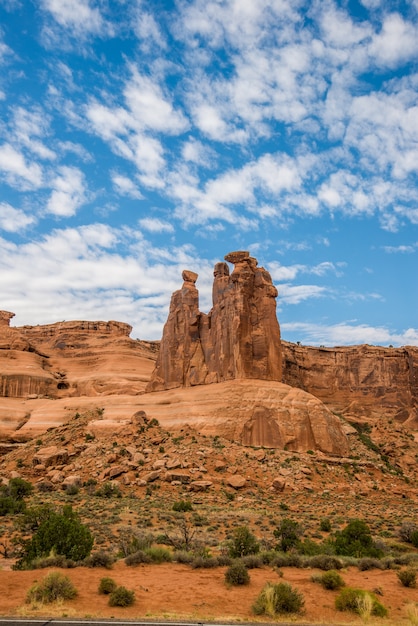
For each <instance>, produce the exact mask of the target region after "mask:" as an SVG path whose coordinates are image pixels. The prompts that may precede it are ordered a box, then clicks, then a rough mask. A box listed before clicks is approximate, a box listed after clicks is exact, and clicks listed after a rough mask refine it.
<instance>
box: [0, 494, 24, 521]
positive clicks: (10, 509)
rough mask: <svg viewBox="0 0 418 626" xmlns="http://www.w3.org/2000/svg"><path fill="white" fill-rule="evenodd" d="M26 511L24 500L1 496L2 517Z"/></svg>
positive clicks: (0, 509)
mask: <svg viewBox="0 0 418 626" xmlns="http://www.w3.org/2000/svg"><path fill="white" fill-rule="evenodd" d="M25 509H26V503H25V502H24V500H15V499H14V498H12V497H11V496H0V516H1V517H3V516H5V515H15V513H23V511H24V510H25Z"/></svg>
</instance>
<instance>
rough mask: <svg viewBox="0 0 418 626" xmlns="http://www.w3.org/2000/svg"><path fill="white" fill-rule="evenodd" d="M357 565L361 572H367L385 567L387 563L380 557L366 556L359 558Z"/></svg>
mask: <svg viewBox="0 0 418 626" xmlns="http://www.w3.org/2000/svg"><path fill="white" fill-rule="evenodd" d="M357 567H358V568H359V570H360V571H361V572H366V571H368V570H371V569H385V564H384V562H383V561H381V560H380V559H374V558H373V557H371V556H364V557H363V558H362V559H359V560H358V563H357Z"/></svg>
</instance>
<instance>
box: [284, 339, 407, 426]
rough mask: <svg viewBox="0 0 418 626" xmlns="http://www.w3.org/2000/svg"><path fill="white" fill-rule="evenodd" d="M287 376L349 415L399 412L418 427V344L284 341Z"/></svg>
mask: <svg viewBox="0 0 418 626" xmlns="http://www.w3.org/2000/svg"><path fill="white" fill-rule="evenodd" d="M282 348H283V382H285V383H287V384H288V385H292V386H295V387H299V388H300V389H304V390H305V391H308V392H309V393H311V394H313V395H314V396H316V397H317V398H320V399H321V400H322V401H323V402H324V403H325V404H326V405H327V406H329V407H331V408H332V409H333V410H334V411H336V412H339V413H341V414H343V415H344V416H345V417H347V418H353V419H361V418H365V419H368V418H379V417H383V416H385V417H387V418H390V417H393V418H395V419H396V420H398V421H399V422H403V423H404V424H405V425H407V426H408V427H410V428H412V429H416V428H418V348H416V347H412V346H407V347H402V348H382V347H379V346H369V345H361V346H349V347H338V348H313V347H309V346H299V345H296V344H292V343H287V342H283V343H282Z"/></svg>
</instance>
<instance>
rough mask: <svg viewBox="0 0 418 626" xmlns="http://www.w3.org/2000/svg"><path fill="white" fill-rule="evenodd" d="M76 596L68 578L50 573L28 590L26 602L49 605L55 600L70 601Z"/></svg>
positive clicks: (57, 573) (75, 591)
mask: <svg viewBox="0 0 418 626" xmlns="http://www.w3.org/2000/svg"><path fill="white" fill-rule="evenodd" d="M76 595H77V590H76V588H75V587H74V585H73V583H72V582H71V580H70V579H69V578H68V576H64V575H63V574H61V573H60V572H51V573H50V574H48V575H47V576H45V578H44V579H43V580H42V581H41V582H40V583H35V584H34V585H33V586H32V587H31V588H30V589H29V591H28V595H27V598H26V602H44V603H50V602H55V601H56V600H72V599H73V598H75V597H76Z"/></svg>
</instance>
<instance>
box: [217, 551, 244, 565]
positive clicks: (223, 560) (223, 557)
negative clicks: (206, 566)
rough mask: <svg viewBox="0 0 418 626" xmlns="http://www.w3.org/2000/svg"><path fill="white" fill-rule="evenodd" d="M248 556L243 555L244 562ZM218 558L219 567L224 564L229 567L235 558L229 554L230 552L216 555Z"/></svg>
mask: <svg viewBox="0 0 418 626" xmlns="http://www.w3.org/2000/svg"><path fill="white" fill-rule="evenodd" d="M246 558H247V557H243V561H244V562H245V559H246ZM216 560H217V562H218V565H219V567H223V566H224V565H226V566H227V567H229V566H230V565H232V561H233V559H232V558H231V557H230V556H228V554H220V555H219V556H217V557H216ZM247 567H248V566H247Z"/></svg>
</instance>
